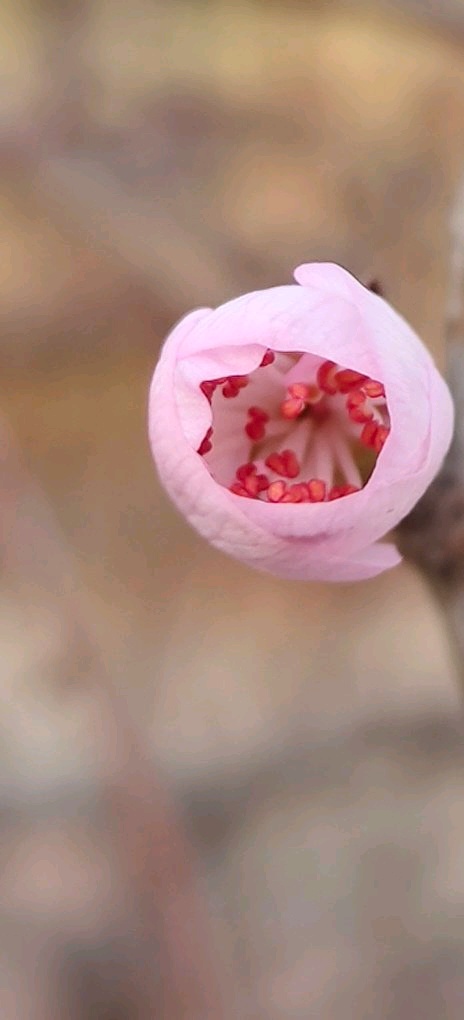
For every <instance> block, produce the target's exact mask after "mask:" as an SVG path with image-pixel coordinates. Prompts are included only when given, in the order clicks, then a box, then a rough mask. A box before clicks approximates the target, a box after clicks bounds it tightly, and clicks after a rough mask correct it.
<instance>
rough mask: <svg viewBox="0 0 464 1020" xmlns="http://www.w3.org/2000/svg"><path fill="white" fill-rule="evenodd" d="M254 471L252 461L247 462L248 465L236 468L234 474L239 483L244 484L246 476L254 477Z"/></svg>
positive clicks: (254, 467) (255, 468) (254, 465)
mask: <svg viewBox="0 0 464 1020" xmlns="http://www.w3.org/2000/svg"><path fill="white" fill-rule="evenodd" d="M256 471H257V467H256V464H253V463H252V461H249V462H248V464H241V465H240V467H238V468H237V470H236V472H235V474H236V476H237V478H238V480H239V482H245V480H246V479H247V478H248V475H254V474H256Z"/></svg>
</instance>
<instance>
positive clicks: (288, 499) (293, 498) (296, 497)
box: [282, 482, 309, 503]
mask: <svg viewBox="0 0 464 1020" xmlns="http://www.w3.org/2000/svg"><path fill="white" fill-rule="evenodd" d="M282 503H309V490H308V486H307V484H306V482H297V483H296V485H289V487H288V489H287V491H286V493H285V495H284V496H283V497H282Z"/></svg>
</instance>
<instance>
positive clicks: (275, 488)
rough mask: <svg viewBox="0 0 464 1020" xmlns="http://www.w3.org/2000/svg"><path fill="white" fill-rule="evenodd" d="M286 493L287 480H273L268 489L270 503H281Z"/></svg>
mask: <svg viewBox="0 0 464 1020" xmlns="http://www.w3.org/2000/svg"><path fill="white" fill-rule="evenodd" d="M284 495H285V482H283V481H282V480H281V479H279V481H278V482H271V484H270V486H269V488H268V490H267V498H268V500H269V502H270V503H280V501H281V499H282V496H284Z"/></svg>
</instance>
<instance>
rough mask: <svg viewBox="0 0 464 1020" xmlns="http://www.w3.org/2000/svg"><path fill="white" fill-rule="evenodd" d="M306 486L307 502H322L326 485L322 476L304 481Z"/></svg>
mask: <svg viewBox="0 0 464 1020" xmlns="http://www.w3.org/2000/svg"><path fill="white" fill-rule="evenodd" d="M306 484H307V486H308V494H309V502H310V503H323V502H324V500H325V497H326V491H327V486H326V484H325V482H323V481H322V478H311V480H310V481H309V482H307V483H306Z"/></svg>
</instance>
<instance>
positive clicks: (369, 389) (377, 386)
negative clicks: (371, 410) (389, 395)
mask: <svg viewBox="0 0 464 1020" xmlns="http://www.w3.org/2000/svg"><path fill="white" fill-rule="evenodd" d="M362 388H363V390H364V393H367V396H368V397H384V396H385V387H384V385H383V384H382V383H381V382H377V380H376V379H366V382H365V383H363V386H362Z"/></svg>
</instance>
